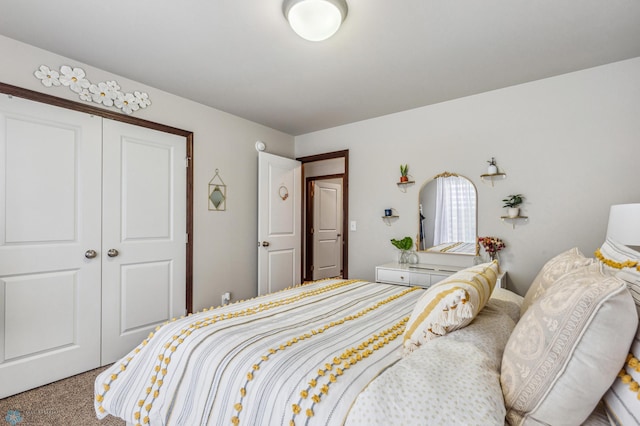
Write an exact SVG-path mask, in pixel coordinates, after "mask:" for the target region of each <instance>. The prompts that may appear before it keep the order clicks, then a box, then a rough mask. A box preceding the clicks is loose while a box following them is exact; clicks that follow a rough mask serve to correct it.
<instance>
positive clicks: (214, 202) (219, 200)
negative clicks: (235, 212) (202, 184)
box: [208, 169, 227, 212]
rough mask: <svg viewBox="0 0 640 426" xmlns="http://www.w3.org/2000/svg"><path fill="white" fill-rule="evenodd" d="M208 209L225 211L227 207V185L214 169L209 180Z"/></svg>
mask: <svg viewBox="0 0 640 426" xmlns="http://www.w3.org/2000/svg"><path fill="white" fill-rule="evenodd" d="M208 198H209V201H208V203H209V210H211V211H217V212H221V211H225V210H226V209H227V185H225V183H224V181H223V180H222V178H221V177H220V171H219V170H218V169H216V174H215V175H214V176H213V178H212V179H211V180H210V181H209V197H208Z"/></svg>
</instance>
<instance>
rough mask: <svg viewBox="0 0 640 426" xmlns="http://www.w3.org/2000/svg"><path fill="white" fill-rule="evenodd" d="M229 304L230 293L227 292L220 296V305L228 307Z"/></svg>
mask: <svg viewBox="0 0 640 426" xmlns="http://www.w3.org/2000/svg"><path fill="white" fill-rule="evenodd" d="M229 302H231V293H229V292H228V291H227V292H226V293H223V294H222V304H223V305H228V304H229Z"/></svg>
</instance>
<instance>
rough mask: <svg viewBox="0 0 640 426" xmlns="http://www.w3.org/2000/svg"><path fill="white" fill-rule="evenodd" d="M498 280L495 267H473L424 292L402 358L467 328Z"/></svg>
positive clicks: (408, 331) (412, 318) (409, 327)
mask: <svg viewBox="0 0 640 426" xmlns="http://www.w3.org/2000/svg"><path fill="white" fill-rule="evenodd" d="M497 278H498V263H497V262H496V261H494V262H491V263H484V264H482V265H476V266H473V267H470V268H467V269H464V270H462V271H459V272H456V273H455V274H453V275H451V276H449V277H447V278H446V279H444V280H443V281H440V282H438V283H436V284H434V285H432V286H431V287H429V288H428V289H427V291H426V292H425V294H424V295H422V297H421V298H420V299H419V300H418V302H417V303H416V305H415V307H414V308H413V312H412V313H411V317H410V318H409V322H408V323H407V326H406V328H405V332H404V343H403V355H404V356H406V355H408V354H410V353H411V352H413V351H414V350H415V349H417V348H418V347H419V346H420V345H422V344H424V343H426V342H428V341H429V340H432V339H434V338H436V337H439V336H442V335H445V334H447V333H448V332H450V331H453V330H457V329H459V328H462V327H465V326H466V325H468V324H469V323H470V322H471V321H472V320H473V318H475V316H476V315H477V314H478V312H480V310H481V309H482V308H483V307H484V305H485V303H487V300H489V297H491V292H492V291H493V288H494V287H495V285H496V280H497Z"/></svg>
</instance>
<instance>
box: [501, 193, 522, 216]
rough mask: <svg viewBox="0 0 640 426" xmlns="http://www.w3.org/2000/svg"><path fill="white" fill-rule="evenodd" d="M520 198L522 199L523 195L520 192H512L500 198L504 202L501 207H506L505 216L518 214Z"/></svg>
mask: <svg viewBox="0 0 640 426" xmlns="http://www.w3.org/2000/svg"><path fill="white" fill-rule="evenodd" d="M522 200H524V196H523V195H522V194H514V195H509V196H508V197H507V198H505V199H504V200H502V202H503V203H504V206H503V207H506V208H507V209H508V210H507V216H509V217H518V216H519V215H520V207H519V206H520V204H522Z"/></svg>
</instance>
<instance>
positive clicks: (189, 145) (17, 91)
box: [0, 82, 193, 313]
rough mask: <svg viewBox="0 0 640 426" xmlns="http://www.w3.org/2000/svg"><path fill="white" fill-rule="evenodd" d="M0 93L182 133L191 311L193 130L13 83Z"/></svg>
mask: <svg viewBox="0 0 640 426" xmlns="http://www.w3.org/2000/svg"><path fill="white" fill-rule="evenodd" d="M0 93H5V94H7V95H11V96H16V97H19V98H24V99H28V100H31V101H35V102H41V103H45V104H49V105H53V106H57V107H60V108H66V109H71V110H74V111H79V112H84V113H87V114H93V115H96V116H98V117H102V118H108V119H109V120H114V121H120V122H123V123H129V124H133V125H135V126H140V127H146V128H149V129H154V130H158V131H160V132H165V133H171V134H174V135H179V136H183V137H184V138H185V139H186V151H187V200H186V202H187V229H186V232H187V238H188V241H187V244H186V277H185V288H186V293H187V297H186V300H185V306H186V309H187V313H191V312H193V132H191V131H189V130H182V129H178V128H176V127H171V126H166V125H164V124H160V123H154V122H153V121H148V120H143V119H141V118H136V117H131V116H129V115H124V114H122V113H119V112H114V111H108V110H105V109H102V108H98V107H95V106H92V105H87V104H83V103H80V102H75V101H70V100H68V99H63V98H58V97H56V96H52V95H47V94H46V93H40V92H36V91H33V90H29V89H24V88H22V87H17V86H12V85H10V84H6V83H2V82H0Z"/></svg>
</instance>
